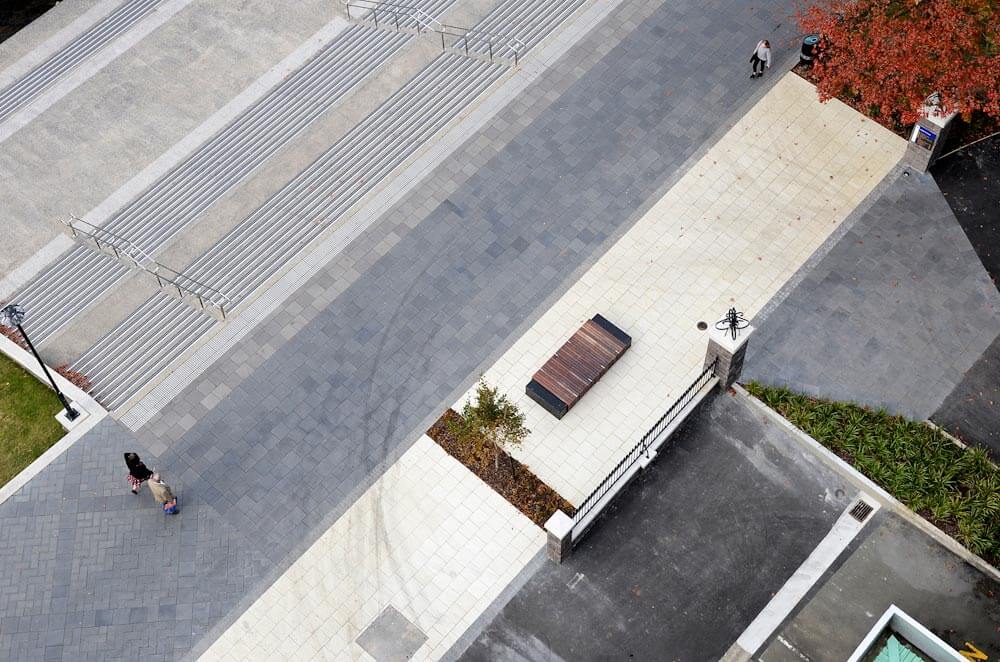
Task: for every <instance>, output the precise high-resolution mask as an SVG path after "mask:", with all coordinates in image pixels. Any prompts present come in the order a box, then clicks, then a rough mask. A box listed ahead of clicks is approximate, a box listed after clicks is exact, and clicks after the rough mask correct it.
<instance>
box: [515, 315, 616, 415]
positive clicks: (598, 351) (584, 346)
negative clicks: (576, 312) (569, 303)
mask: <svg viewBox="0 0 1000 662" xmlns="http://www.w3.org/2000/svg"><path fill="white" fill-rule="evenodd" d="M631 344H632V339H631V338H630V337H629V336H628V335H627V334H626V333H625V332H624V331H622V330H621V329H619V328H618V327H616V326H614V325H613V324H611V322H609V321H608V320H606V319H605V318H603V317H601V316H600V315H595V316H594V318H593V319H591V320H587V321H586V322H584V324H583V325H582V326H581V327H580V328H579V329H578V330H577V332H576V333H574V334H573V335H572V336H570V338H569V339H568V340H567V341H566V342H565V343H564V344H563V346H562V347H560V348H559V349H558V350H557V351H556V353H555V354H554V355H553V356H552V357H551V358H550V359H549V360H548V361H546V362H545V365H543V366H542V367H541V368H540V369H539V370H538V372H536V373H535V375H534V377H533V378H532V382H531V383H529V384H528V386H527V387H525V392H526V393H527V394H528V395H529V396H530V397H531V398H532V399H533V400H535V401H536V402H538V403H539V404H541V405H542V406H543V407H545V408H546V409H547V410H548V411H550V412H551V413H552V414H553V415H555V416H556V417H557V418H562V415H563V414H565V412H566V411H567V410H568V409H569V408H571V407H572V406H573V405H574V404H576V403H577V401H579V399H580V398H582V397H583V395H584V394H585V393H586V392H587V391H588V390H590V388H591V387H592V386H593V385H594V384H595V383H597V381H598V380H599V379H600V378H601V377H602V376H603V375H604V373H605V372H607V371H608V370H609V369H610V368H611V366H612V365H614V363H615V361H617V360H618V359H619V358H620V357H621V355H622V354H624V353H625V350H627V349H628V348H629V347H630V346H631ZM540 389H541V390H540ZM543 390H544V391H545V392H542V391H543ZM553 398H555V399H556V400H558V401H559V402H558V403H554V402H553ZM559 403H561V405H562V406H560V404H559ZM557 410H558V411H557Z"/></svg>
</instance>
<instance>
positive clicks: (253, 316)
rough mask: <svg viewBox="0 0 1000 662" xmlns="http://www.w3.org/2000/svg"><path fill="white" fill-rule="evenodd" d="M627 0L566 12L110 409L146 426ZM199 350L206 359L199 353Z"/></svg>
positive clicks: (127, 420)
mask: <svg viewBox="0 0 1000 662" xmlns="http://www.w3.org/2000/svg"><path fill="white" fill-rule="evenodd" d="M622 2H624V0H613V1H612V2H608V3H604V2H598V1H597V0H591V2H590V4H589V6H588V5H584V7H582V8H581V9H580V10H578V11H577V12H575V13H574V14H573V15H571V16H570V17H569V18H568V20H569V21H570V22H571V23H570V24H564V26H563V27H560V26H557V27H556V30H557V31H558V32H557V33H554V34H550V35H549V36H548V37H546V38H545V40H543V42H542V43H541V44H540V45H539V46H538V47H536V48H538V50H536V51H535V54H534V55H533V56H531V59H527V60H526V62H525V64H524V65H522V66H521V67H520V68H518V69H515V70H514V71H513V74H504V75H505V76H507V77H506V78H501V79H500V80H499V81H498V82H497V83H494V84H493V85H492V86H491V87H490V88H487V90H486V92H485V93H484V95H481V96H480V97H479V98H477V99H476V100H474V101H473V106H472V107H471V108H470V109H466V110H464V111H462V112H461V113H460V114H459V115H458V117H457V118H456V120H455V121H454V123H450V124H449V125H448V126H446V127H445V129H444V130H443V132H442V133H439V134H438V137H437V138H435V139H433V142H432V143H431V144H428V145H426V146H425V148H424V149H423V151H422V152H420V153H418V154H416V155H415V156H414V157H412V160H410V161H409V163H408V164H407V163H405V162H404V165H403V166H402V169H401V170H400V171H399V172H398V174H394V175H391V178H392V179H391V181H388V182H386V183H385V184H384V185H383V186H382V187H381V188H379V189H378V190H376V191H373V192H371V193H369V194H368V195H367V196H366V197H365V198H363V199H362V201H360V202H359V204H358V205H357V206H356V207H355V210H354V211H351V212H348V214H349V217H348V218H347V220H346V221H345V222H344V224H343V225H341V226H340V227H339V228H337V229H335V230H333V231H332V232H331V233H330V234H328V235H326V236H325V237H321V238H320V239H318V240H317V241H316V242H314V243H313V245H312V248H308V249H307V250H308V252H307V253H305V254H303V257H301V258H299V259H298V261H297V262H296V263H295V264H292V265H289V266H288V267H287V269H286V271H284V273H282V274H281V275H280V276H279V277H278V278H276V279H274V280H272V282H271V284H270V285H269V286H267V287H266V289H264V291H263V292H262V293H261V294H259V295H258V296H257V297H256V298H255V299H253V300H251V301H250V302H249V303H248V304H247V306H246V308H245V309H244V310H243V312H242V313H241V314H240V315H238V316H237V317H235V318H234V319H233V321H232V322H230V323H229V324H227V325H225V326H223V327H222V328H220V329H218V330H217V331H216V332H215V334H214V335H213V336H212V337H211V338H209V339H208V340H207V341H205V342H204V343H203V344H201V345H200V346H198V347H197V348H195V349H190V350H188V352H187V357H186V358H182V359H181V360H179V361H175V362H173V363H172V364H171V365H170V366H168V367H167V368H166V369H165V372H167V375H166V377H165V378H163V379H162V380H161V381H160V382H159V383H157V384H156V385H154V386H153V387H152V388H150V389H149V390H148V391H147V392H146V393H145V394H144V395H143V396H142V397H140V398H139V399H130V400H129V401H126V403H125V407H127V408H124V407H119V408H118V409H116V410H115V411H114V412H113V414H112V415H113V416H114V417H115V418H117V419H118V420H119V421H120V422H121V423H122V424H123V425H125V427H127V428H129V429H130V430H132V431H137V430H138V429H140V428H141V427H142V426H143V425H145V424H146V423H147V422H148V421H149V420H150V419H151V418H152V417H153V416H154V415H155V414H156V413H158V412H159V411H160V410H161V409H162V408H163V407H164V406H165V405H166V404H167V403H168V402H169V401H170V400H172V399H173V398H174V397H176V395H177V394H179V393H180V392H181V391H182V390H183V389H184V388H186V387H187V386H189V385H190V384H191V383H193V382H194V381H195V380H196V379H197V378H198V377H199V376H200V375H201V374H202V373H204V372H205V371H206V370H208V369H209V368H210V367H211V365H212V364H213V363H214V362H215V358H217V357H219V356H222V355H223V354H224V353H225V352H227V351H229V350H230V349H231V348H232V347H234V346H235V345H236V344H237V343H238V342H239V341H240V340H242V339H243V338H244V337H245V336H246V335H247V334H248V333H250V332H251V331H252V330H253V329H254V328H256V327H257V325H258V324H260V323H261V322H262V321H264V320H265V319H266V318H267V317H268V316H269V315H270V314H271V313H273V312H274V311H275V310H277V309H278V307H279V306H280V304H281V303H283V302H284V301H286V300H287V299H288V298H290V297H291V296H293V295H294V293H295V292H296V291H297V290H298V288H299V287H300V286H302V285H303V284H304V282H305V281H306V280H307V279H309V278H311V277H312V276H314V275H315V274H316V273H318V272H319V271H320V270H321V269H322V268H323V267H324V266H326V265H327V264H329V263H330V261H331V260H333V259H334V258H335V257H336V256H337V255H339V254H340V253H341V252H342V251H343V250H344V249H345V248H346V247H347V246H348V245H349V244H350V243H351V242H352V241H354V239H356V238H357V237H358V236H360V234H361V233H363V232H364V231H365V230H366V229H368V228H369V227H371V226H372V225H374V224H375V223H377V222H378V220H379V219H380V218H381V217H382V216H383V215H384V214H385V213H386V212H387V211H389V210H390V209H391V207H392V206H393V205H394V204H396V203H397V202H398V201H399V200H401V199H402V198H403V197H404V196H405V195H406V194H407V193H409V192H410V191H411V190H413V189H414V188H415V187H416V186H417V185H418V184H419V182H420V181H421V180H422V179H423V178H424V177H425V176H426V175H427V174H429V173H430V172H431V171H433V169H435V168H437V167H438V166H439V165H441V164H442V163H444V162H445V160H446V159H447V158H448V156H450V155H451V154H452V153H454V151H455V150H456V149H458V148H459V147H460V146H461V145H462V144H463V143H464V142H466V141H467V140H468V139H469V138H471V137H473V136H474V135H475V134H476V133H477V132H478V131H480V130H481V129H482V128H484V127H485V126H486V125H487V124H488V123H489V121H490V120H491V119H492V118H493V117H495V116H496V115H497V113H499V112H500V111H501V110H502V109H503V108H506V107H507V106H508V105H509V104H510V103H512V102H513V101H514V100H515V99H516V97H517V96H518V95H519V94H520V93H521V92H523V91H524V90H525V89H527V87H528V86H529V85H531V84H532V83H534V82H535V81H536V80H537V79H538V78H539V77H540V76H541V75H542V74H543V73H544V72H545V71H547V70H548V69H549V68H550V67H551V66H553V65H554V64H555V62H556V61H557V60H558V59H560V58H561V57H562V56H563V55H565V54H566V52H568V51H569V49H570V47H571V46H573V45H575V44H576V43H578V42H579V41H580V40H581V39H582V38H583V37H584V36H586V34H589V33H590V31H591V30H592V29H593V27H594V24H595V22H594V15H597V16H599V17H603V16H604V15H606V14H609V13H610V12H611V10H613V9H614V8H615V7H617V6H618V5H619V4H620V3H622ZM572 30H577V31H578V32H579V34H577V35H576V38H575V39H574V40H573V41H572V42H570V43H567V42H565V41H563V40H555V39H554V38H553V37H554V36H555V34H559V33H565V32H568V31H572ZM445 146H446V147H445ZM241 320H242V323H240V321H241ZM237 325H239V328H237ZM210 333H211V331H210ZM199 356H206V358H205V359H200V358H199ZM198 364H200V365H198ZM161 374H162V373H161ZM130 403H131V404H130Z"/></svg>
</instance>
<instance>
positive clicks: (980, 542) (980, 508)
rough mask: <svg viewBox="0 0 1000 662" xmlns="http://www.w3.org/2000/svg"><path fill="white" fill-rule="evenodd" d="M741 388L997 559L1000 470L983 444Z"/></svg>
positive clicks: (872, 413)
mask: <svg viewBox="0 0 1000 662" xmlns="http://www.w3.org/2000/svg"><path fill="white" fill-rule="evenodd" d="M745 387H746V390H747V391H748V392H749V393H750V394H751V395H753V396H754V397H756V398H759V399H760V400H761V401H762V402H763V403H764V404H766V405H767V406H769V407H770V408H772V409H773V410H774V411H776V412H778V413H779V414H781V416H783V417H784V418H785V419H787V420H788V421H789V422H790V423H792V424H793V425H795V426H796V427H798V428H799V429H801V430H802V431H803V432H805V433H806V434H808V435H809V436H811V437H812V438H813V439H815V440H816V441H818V442H819V443H821V444H822V445H823V446H825V447H827V448H828V449H829V450H830V451H832V452H833V453H835V454H836V455H837V456H838V457H840V458H841V459H842V460H844V461H845V462H847V463H848V464H850V465H851V466H853V467H854V468H855V469H857V470H858V471H860V472H861V473H862V474H864V475H865V476H867V477H868V478H869V479H871V480H872V481H874V482H875V483H876V484H877V485H879V487H881V488H882V489H884V490H886V491H887V492H888V493H889V494H891V495H892V496H894V497H895V498H897V499H899V500H900V501H901V502H902V503H904V504H905V505H906V506H907V507H908V508H910V509H911V510H912V511H914V512H915V513H917V514H919V515H920V516H921V517H923V518H924V519H926V520H927V521H929V522H931V523H932V524H934V526H936V527H937V528H939V529H940V530H942V531H944V532H945V533H947V534H948V535H949V536H951V537H952V538H954V539H955V540H957V541H958V542H959V543H961V544H962V545H963V546H964V547H966V548H967V549H968V550H969V551H971V552H972V553H973V554H976V555H978V556H980V557H982V558H983V559H985V560H986V561H987V562H988V563H991V564H993V565H994V566H996V565H997V563H998V562H1000V501H998V499H997V495H998V494H1000V469H998V468H997V466H996V465H995V464H993V463H992V462H991V460H990V458H989V454H988V453H987V451H985V450H984V449H968V448H962V447H960V446H958V445H957V444H955V443H953V442H952V441H951V440H949V439H948V438H947V437H945V436H944V435H943V434H941V433H940V432H939V431H938V430H936V429H934V428H932V427H930V426H928V425H926V424H924V423H920V422H918V421H911V420H907V419H905V418H903V417H901V416H892V415H890V414H888V413H886V412H885V411H881V410H879V411H876V410H872V409H869V408H867V407H862V406H860V405H856V404H853V403H845V402H831V401H827V400H821V399H818V398H813V397H810V396H806V395H801V394H798V393H794V392H792V391H789V390H787V389H784V388H779V387H772V386H764V385H762V384H759V383H756V382H750V383H749V384H746V385H745Z"/></svg>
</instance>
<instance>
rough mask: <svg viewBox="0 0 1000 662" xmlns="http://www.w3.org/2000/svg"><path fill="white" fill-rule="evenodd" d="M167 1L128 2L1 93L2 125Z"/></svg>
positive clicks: (0, 122)
mask: <svg viewBox="0 0 1000 662" xmlns="http://www.w3.org/2000/svg"><path fill="white" fill-rule="evenodd" d="M161 2H163V0H128V1H127V2H124V3H122V4H121V5H120V6H119V7H118V8H117V9H115V10H114V11H113V12H111V13H110V14H108V15H107V16H105V17H104V18H103V19H101V20H100V21H98V22H97V23H96V24H94V25H92V26H91V27H90V28H89V29H87V30H86V31H85V32H84V33H83V34H81V35H80V36H78V37H77V38H76V39H74V40H73V41H71V42H70V43H68V44H66V46H64V47H63V48H61V49H60V50H59V51H58V52H57V53H55V54H54V55H52V56H51V57H50V58H49V59H47V60H45V61H44V62H42V63H41V64H39V65H38V66H37V67H35V68H34V69H32V70H31V71H29V72H28V73H27V74H25V75H24V76H22V77H20V78H18V79H17V80H16V81H14V82H13V83H11V84H10V85H8V86H7V87H5V88H4V89H3V90H2V91H0V124H2V123H3V122H5V121H6V120H7V119H8V118H9V117H11V116H12V115H13V114H14V113H16V112H17V111H19V110H21V109H22V108H24V107H25V106H27V105H28V104H29V103H31V101H32V100H33V99H35V98H36V97H38V96H39V95H40V94H42V93H43V92H44V91H45V90H46V89H48V88H49V86H51V85H52V84H53V83H55V82H56V81H57V80H59V78H60V77H61V76H63V75H64V74H65V73H66V72H68V71H70V70H71V69H73V68H74V67H76V66H77V65H79V64H80V63H81V62H83V61H84V60H85V59H87V58H88V57H90V56H91V55H93V54H94V53H96V52H97V51H99V50H101V49H102V48H104V47H105V46H107V45H108V44H109V43H111V42H112V41H113V40H114V39H115V38H117V37H118V36H119V35H120V34H122V33H123V32H125V31H126V30H128V29H129V28H131V27H132V26H133V25H135V24H136V23H137V22H139V21H140V20H142V19H143V18H144V17H145V16H147V15H148V14H149V13H150V12H152V11H153V10H154V9H156V6H157V5H159V4H160V3H161Z"/></svg>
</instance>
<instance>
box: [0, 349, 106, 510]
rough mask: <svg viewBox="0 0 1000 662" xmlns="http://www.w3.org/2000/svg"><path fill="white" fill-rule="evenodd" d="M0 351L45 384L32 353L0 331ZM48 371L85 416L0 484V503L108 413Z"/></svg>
mask: <svg viewBox="0 0 1000 662" xmlns="http://www.w3.org/2000/svg"><path fill="white" fill-rule="evenodd" d="M0 352H3V353H4V354H6V355H7V356H8V357H10V358H11V359H12V360H13V361H14V362H15V363H17V364H19V365H20V366H21V367H22V368H24V369H25V370H27V371H28V372H30V373H31V374H33V375H34V376H35V377H36V378H37V379H38V380H39V381H40V382H42V383H43V384H45V385H46V386H48V380H47V379H46V378H45V375H44V374H43V373H42V369H41V368H40V367H39V366H38V361H36V360H35V357H34V356H32V355H31V354H30V353H29V352H28V351H27V350H24V349H22V348H21V347H20V346H19V345H18V344H17V343H15V342H14V341H12V340H10V339H9V338H7V337H6V336H2V335H0ZM49 372H50V373H52V378H53V379H55V380H56V383H57V384H58V385H59V388H60V389H61V390H62V391H63V393H65V394H66V396H67V397H68V398H69V399H70V401H71V402H72V403H73V405H75V406H76V408H77V409H79V410H80V414H81V415H82V416H83V417H84V418H83V420H82V421H80V422H78V423H77V424H76V425H74V426H73V427H72V429H70V430H69V432H68V433H67V434H66V436H64V437H63V438H62V439H60V440H59V441H57V442H56V443H55V444H53V445H52V446H51V447H50V448H49V449H48V450H47V451H45V452H44V453H42V454H41V455H39V456H38V457H37V458H36V459H35V461H34V462H32V463H31V464H29V465H28V466H27V467H25V468H24V469H22V470H21V472H20V473H19V474H17V475H16V476H14V477H13V478H12V479H11V480H10V481H9V482H8V483H7V484H6V485H4V486H3V487H0V503H3V502H4V501H6V500H7V499H9V498H10V497H11V496H13V495H14V494H15V493H16V492H17V491H18V490H20V489H21V488H22V487H24V485H25V484H26V483H27V482H28V481H29V480H31V479H32V478H34V477H35V476H37V475H38V474H39V473H40V472H41V470H42V469H44V468H45V467H47V466H48V465H49V463H50V462H52V460H54V459H56V458H57V457H59V456H60V455H62V454H63V452H64V451H65V450H66V449H67V448H69V447H70V446H72V445H73V444H75V443H76V442H77V440H78V439H80V438H81V437H83V435H85V434H87V433H88V432H90V430H91V429H92V428H93V427H94V426H95V425H97V424H98V423H100V422H101V420H103V419H104V417H105V416H107V415H108V412H107V411H105V410H104V408H103V407H102V406H101V405H100V404H98V403H97V401H96V400H94V399H93V398H92V397H90V395H88V394H87V393H86V392H84V391H82V390H81V389H79V388H77V387H76V386H74V385H73V384H72V383H71V382H69V381H67V380H66V379H65V378H64V377H63V376H62V375H60V374H59V373H57V372H55V371H54V370H52V368H49Z"/></svg>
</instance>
